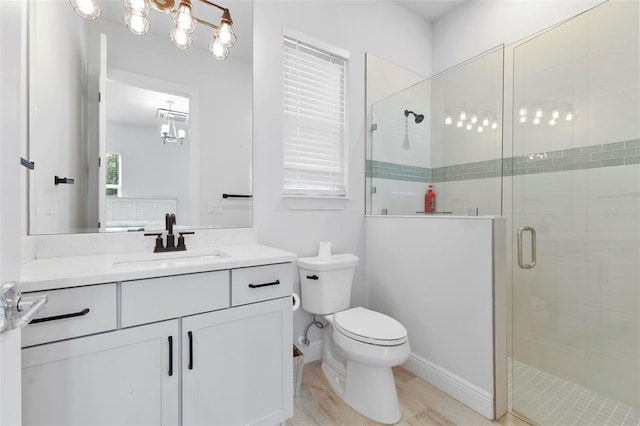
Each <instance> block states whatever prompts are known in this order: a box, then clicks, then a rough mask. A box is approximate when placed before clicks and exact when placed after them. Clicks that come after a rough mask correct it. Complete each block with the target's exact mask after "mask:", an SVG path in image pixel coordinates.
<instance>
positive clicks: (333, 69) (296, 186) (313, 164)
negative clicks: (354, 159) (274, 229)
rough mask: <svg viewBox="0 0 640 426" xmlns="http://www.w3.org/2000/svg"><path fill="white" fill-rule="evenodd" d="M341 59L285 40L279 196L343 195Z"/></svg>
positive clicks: (343, 104)
mask: <svg viewBox="0 0 640 426" xmlns="http://www.w3.org/2000/svg"><path fill="white" fill-rule="evenodd" d="M345 71H346V59H344V58H342V57H340V56H338V55H335V54H332V53H330V52H326V51H323V50H321V49H318V48H315V47H313V46H311V45H308V44H305V43H302V42H300V41H298V40H295V39H293V38H290V37H287V36H285V38H284V138H285V140H284V183H283V188H284V193H285V195H321V196H324V195H335V196H344V195H346V183H345V181H346V171H345Z"/></svg>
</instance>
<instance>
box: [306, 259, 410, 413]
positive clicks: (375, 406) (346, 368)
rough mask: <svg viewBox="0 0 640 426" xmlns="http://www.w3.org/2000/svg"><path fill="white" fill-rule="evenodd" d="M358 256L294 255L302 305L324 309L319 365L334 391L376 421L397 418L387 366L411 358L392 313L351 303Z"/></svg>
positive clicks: (319, 312)
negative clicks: (355, 305)
mask: <svg viewBox="0 0 640 426" xmlns="http://www.w3.org/2000/svg"><path fill="white" fill-rule="evenodd" d="M356 266H358V258H357V257H356V256H354V255H352V254H335V255H330V256H326V257H322V258H320V257H307V258H300V259H298V268H299V271H300V283H301V292H302V294H301V300H302V309H304V310H305V311H307V312H309V313H311V314H315V315H322V316H323V318H324V320H325V322H326V323H327V326H326V327H325V328H324V330H323V340H322V341H323V347H322V371H323V373H324V375H325V377H326V378H327V381H328V382H329V384H330V385H331V387H332V389H333V390H334V392H335V393H337V394H338V395H339V396H340V397H341V398H342V399H343V400H344V401H345V402H346V403H347V404H349V405H350V406H351V407H353V408H354V409H356V410H357V411H359V412H360V413H362V414H364V415H365V416H367V417H369V418H370V419H372V420H375V421H377V422H379V423H385V424H393V423H397V422H398V421H400V418H401V413H400V404H399V402H398V394H397V392H396V386H395V381H394V378H393V372H392V370H391V367H393V366H396V365H400V364H402V363H403V362H405V361H406V360H407V358H409V353H410V351H411V347H410V345H409V339H408V337H407V330H406V328H404V326H403V325H402V324H400V322H398V321H396V320H395V319H393V318H391V317H389V316H387V315H384V314H381V313H379V312H375V311H372V310H369V309H365V308H362V307H355V308H350V306H349V305H350V303H351V284H352V279H353V274H354V272H355V269H356Z"/></svg>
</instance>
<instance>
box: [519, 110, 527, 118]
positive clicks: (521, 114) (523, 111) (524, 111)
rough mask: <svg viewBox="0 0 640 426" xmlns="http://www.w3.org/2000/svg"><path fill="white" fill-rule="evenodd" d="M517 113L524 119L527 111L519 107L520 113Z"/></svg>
mask: <svg viewBox="0 0 640 426" xmlns="http://www.w3.org/2000/svg"><path fill="white" fill-rule="evenodd" d="M518 113H519V114H520V117H524V116H526V115H527V109H526V108H525V107H520V111H519V112H518ZM525 121H526V120H525Z"/></svg>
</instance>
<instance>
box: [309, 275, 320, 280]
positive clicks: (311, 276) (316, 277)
mask: <svg viewBox="0 0 640 426" xmlns="http://www.w3.org/2000/svg"><path fill="white" fill-rule="evenodd" d="M307 279H308V280H317V279H318V276H317V275H307Z"/></svg>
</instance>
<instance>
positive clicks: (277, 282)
mask: <svg viewBox="0 0 640 426" xmlns="http://www.w3.org/2000/svg"><path fill="white" fill-rule="evenodd" d="M278 284H280V280H275V281H274V282H271V283H264V284H249V288H260V287H268V286H270V285H278Z"/></svg>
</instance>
